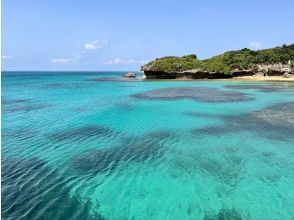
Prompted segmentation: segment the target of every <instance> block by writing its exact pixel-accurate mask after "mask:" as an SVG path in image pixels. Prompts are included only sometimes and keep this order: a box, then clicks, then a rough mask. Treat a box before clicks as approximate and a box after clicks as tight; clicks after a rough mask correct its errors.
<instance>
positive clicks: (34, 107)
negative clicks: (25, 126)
mask: <svg viewBox="0 0 294 220" xmlns="http://www.w3.org/2000/svg"><path fill="white" fill-rule="evenodd" d="M50 107H52V105H48V104H39V103H31V102H25V103H23V102H19V103H15V104H11V105H3V109H2V110H3V112H5V113H13V112H21V113H28V112H32V111H38V110H42V109H46V108H50Z"/></svg>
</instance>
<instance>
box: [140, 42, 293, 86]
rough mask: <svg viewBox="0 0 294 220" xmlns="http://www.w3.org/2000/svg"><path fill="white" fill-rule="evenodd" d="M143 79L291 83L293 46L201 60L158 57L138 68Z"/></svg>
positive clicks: (241, 52)
mask: <svg viewBox="0 0 294 220" xmlns="http://www.w3.org/2000/svg"><path fill="white" fill-rule="evenodd" d="M141 70H142V71H144V73H145V77H146V79H229V78H244V79H266V78H267V79H271V78H272V79H285V80H294V44H290V45H285V44H284V45H282V46H279V47H275V48H270V49H263V50H257V51H254V50H250V49H248V48H244V49H242V50H236V51H228V52H225V53H224V54H221V55H217V56H214V57H211V58H209V59H205V60H200V59H198V58H197V56H196V55H195V54H191V55H186V56H182V57H176V56H167V57H162V58H157V59H156V60H154V61H151V62H149V63H147V64H145V65H144V66H142V67H141Z"/></svg>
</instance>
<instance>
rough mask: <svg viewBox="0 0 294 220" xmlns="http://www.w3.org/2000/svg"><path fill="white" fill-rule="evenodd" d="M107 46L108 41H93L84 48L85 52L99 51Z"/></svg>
mask: <svg viewBox="0 0 294 220" xmlns="http://www.w3.org/2000/svg"><path fill="white" fill-rule="evenodd" d="M108 44H109V42H108V40H94V41H91V42H89V43H85V45H84V48H85V49H86V50H99V49H101V48H103V47H106V46H107V45H108Z"/></svg>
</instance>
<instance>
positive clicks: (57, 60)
mask: <svg viewBox="0 0 294 220" xmlns="http://www.w3.org/2000/svg"><path fill="white" fill-rule="evenodd" d="M69 62H70V59H69V58H54V59H51V60H50V63H54V64H66V63H69Z"/></svg>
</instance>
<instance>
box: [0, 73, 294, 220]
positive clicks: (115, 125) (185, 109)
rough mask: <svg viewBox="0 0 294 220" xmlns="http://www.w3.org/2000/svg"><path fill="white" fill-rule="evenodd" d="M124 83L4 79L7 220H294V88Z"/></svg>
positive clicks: (31, 76)
mask: <svg viewBox="0 0 294 220" xmlns="http://www.w3.org/2000/svg"><path fill="white" fill-rule="evenodd" d="M123 73H124V72H29V71H28V72H2V114H1V117H2V159H1V162H2V189H1V190H2V218H3V219H11V220H15V219H63V220H64V219H115V220H117V219H119V220H121V219H133V220H137V219H140V220H141V219H142V220H143V219H154V220H157V219H158V220H160V219H175V220H179V219H181V220H185V219H193V220H195V219H204V220H208V219H210V220H211V219H219V220H220V219H260V220H263V219H267V220H270V219H283V220H286V219H289V220H290V219H293V217H294V209H293V207H294V161H293V156H294V133H293V131H294V84H293V83H291V82H279V83H275V82H246V81H233V80H202V81H169V80H157V81H156V80H148V81H142V80H136V79H123V78H122V75H123ZM137 74H138V75H140V73H137Z"/></svg>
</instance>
